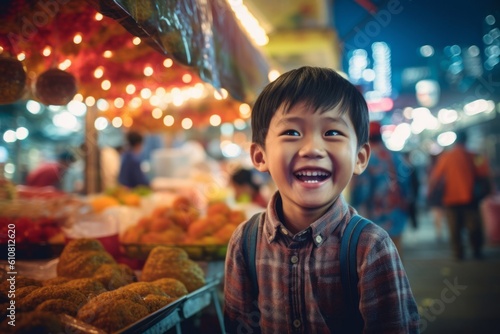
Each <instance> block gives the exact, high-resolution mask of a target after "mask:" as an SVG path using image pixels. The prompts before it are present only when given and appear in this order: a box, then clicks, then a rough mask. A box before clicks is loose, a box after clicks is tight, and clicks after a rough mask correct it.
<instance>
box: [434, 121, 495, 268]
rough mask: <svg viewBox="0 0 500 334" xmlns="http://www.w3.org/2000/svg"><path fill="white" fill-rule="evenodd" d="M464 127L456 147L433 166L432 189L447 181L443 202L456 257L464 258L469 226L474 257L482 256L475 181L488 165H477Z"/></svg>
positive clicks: (481, 234)
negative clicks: (469, 149) (467, 144)
mask: <svg viewBox="0 0 500 334" xmlns="http://www.w3.org/2000/svg"><path fill="white" fill-rule="evenodd" d="M466 142H467V134H466V132H465V131H461V132H458V133H457V138H456V142H455V144H454V145H453V147H452V148H451V149H450V150H448V151H445V152H443V153H442V154H441V156H440V157H439V158H438V160H437V162H436V166H435V168H434V169H433V170H432V173H431V175H430V180H429V192H432V191H434V189H436V188H437V186H438V184H439V182H440V181H442V182H444V196H443V205H444V207H445V212H446V219H447V221H448V227H449V232H450V240H451V246H452V250H453V255H454V257H455V259H457V260H462V259H463V258H464V246H463V243H462V232H463V230H464V229H465V228H466V229H467V230H468V234H469V240H470V244H471V247H472V253H473V256H474V258H476V259H480V258H481V257H482V248H483V228H482V221H481V215H480V212H479V204H478V203H477V201H476V200H475V198H474V196H473V192H474V184H475V182H476V181H477V182H479V179H476V175H479V174H480V173H487V172H488V169H487V168H485V167H483V168H482V169H480V168H477V167H476V165H475V161H474V158H475V156H474V154H473V153H471V152H469V151H467V149H466V147H465V144H466Z"/></svg>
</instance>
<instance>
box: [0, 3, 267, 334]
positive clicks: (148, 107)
mask: <svg viewBox="0 0 500 334" xmlns="http://www.w3.org/2000/svg"><path fill="white" fill-rule="evenodd" d="M1 9H2V10H0V13H1V14H0V17H1V19H2V24H1V26H0V72H1V73H2V76H1V78H0V87H1V88H2V89H1V90H0V104H3V105H4V106H5V108H6V109H2V110H7V109H9V108H10V106H13V107H12V109H14V108H17V107H18V106H19V105H22V106H23V107H25V108H26V109H32V110H28V111H29V112H30V113H31V114H32V115H34V117H37V118H38V120H40V119H41V117H45V116H50V117H54V115H59V114H62V113H63V112H64V113H66V114H68V115H69V114H72V115H73V116H74V119H75V120H76V121H77V122H78V123H82V124H84V126H83V127H80V128H79V129H80V130H79V131H84V133H85V135H84V138H85V143H84V144H85V145H83V146H82V148H81V151H80V153H81V156H80V157H81V158H84V160H85V173H86V191H85V194H83V195H81V194H80V195H74V194H68V193H63V192H60V191H58V190H55V189H52V188H45V189H40V188H38V189H33V188H30V187H25V186H21V185H16V184H13V182H11V181H10V180H8V179H3V178H2V179H1V180H0V228H1V229H2V230H1V231H2V233H1V239H0V245H1V252H2V253H1V259H2V261H1V265H2V270H1V273H2V278H5V279H6V278H7V277H9V275H12V276H14V277H15V278H14V279H15V281H16V285H15V286H16V291H15V292H16V293H15V297H14V295H11V296H10V290H9V289H10V287H11V286H12V285H11V284H10V283H8V281H5V282H4V283H3V284H2V286H3V288H2V289H1V291H0V298H1V299H2V300H1V301H2V302H6V303H9V304H11V305H12V304H15V305H16V307H17V308H16V309H15V316H12V317H11V318H15V319H16V321H17V323H16V327H14V326H12V325H10V324H8V323H7V321H8V319H9V318H8V317H7V321H6V322H4V323H3V324H2V325H1V326H2V331H3V332H4V331H5V332H13V331H15V330H20V328H26V327H24V326H29V325H33V324H35V325H37V324H40V323H43V325H47V327H48V328H49V329H47V330H48V331H50V330H57V328H60V327H58V326H64V327H65V328H68V327H67V326H70V327H71V328H78V329H79V330H80V331H83V332H88V333H97V332H101V331H105V332H127V333H133V332H137V331H141V332H152V333H153V332H158V331H165V330H168V329H171V328H177V331H178V332H179V331H180V325H179V324H180V323H181V322H182V321H184V320H187V319H189V318H191V317H193V316H194V315H196V314H197V313H199V312H200V311H201V310H203V309H204V308H206V307H207V306H209V305H212V306H214V307H215V308H216V309H217V314H216V316H217V318H218V321H219V325H220V326H221V328H223V324H222V321H221V310H220V304H219V297H218V293H219V291H218V288H219V285H220V282H221V279H222V273H223V271H222V270H221V267H220V266H221V264H222V263H223V260H224V257H225V252H226V245H227V241H228V240H229V237H230V236H231V234H232V231H234V229H235V228H236V226H237V225H238V224H239V223H241V222H242V221H244V220H245V219H246V212H245V210H240V209H237V208H235V207H232V206H229V205H228V204H227V200H228V197H227V192H226V191H225V190H223V188H224V187H225V186H227V185H224V184H222V183H220V182H219V183H217V182H214V179H213V178H211V177H210V175H209V173H205V174H204V175H202V176H201V177H200V178H199V179H197V180H194V179H191V180H190V181H191V182H190V184H189V186H186V185H183V186H182V187H175V186H173V183H175V182H173V180H167V183H168V187H166V188H165V187H158V188H154V189H125V188H114V189H107V190H106V192H100V191H99V190H98V187H97V185H96V182H95V177H96V174H97V170H98V165H97V161H98V159H97V156H96V155H97V132H98V131H99V126H98V125H99V124H101V123H102V122H104V120H105V121H106V122H107V124H110V125H112V126H114V127H118V128H120V127H121V128H123V129H135V130H140V131H144V130H147V131H148V132H168V131H172V132H174V131H178V130H182V129H185V127H184V126H183V121H184V120H186V119H189V120H190V122H191V124H192V126H195V127H196V126H206V125H208V124H210V123H211V122H212V123H213V118H214V117H213V116H214V115H216V116H218V119H217V122H218V124H220V123H221V122H233V121H235V120H238V119H241V118H243V119H245V118H248V116H249V106H248V103H251V102H252V101H253V99H254V98H255V96H256V94H257V92H258V90H260V89H261V88H262V87H263V86H264V85H265V84H266V83H267V82H268V72H269V66H268V64H267V62H266V59H265V57H263V55H262V54H261V53H260V51H259V50H258V49H257V48H255V46H254V45H253V44H252V42H250V41H249V40H248V39H247V37H246V36H245V34H244V33H243V32H242V30H241V28H240V26H239V23H238V22H237V21H236V19H235V17H234V15H233V14H232V12H231V10H230V8H229V7H228V4H227V3H226V2H225V1H209V2H205V1H183V2H175V3H172V4H171V7H168V6H167V5H166V4H165V3H163V2H159V1H158V2H156V1H142V2H137V3H136V2H132V1H87V2H79V1H65V2H64V3H62V2H60V1H59V2H55V1H54V2H50V1H47V2H45V1H41V2H36V3H33V2H30V1H22V0H15V1H9V2H7V3H5V4H2V8H1ZM14 105H16V107H14ZM33 106H35V107H36V108H35V107H33ZM54 106H59V108H58V107H54ZM242 106H244V107H243V108H242ZM33 110H36V112H33ZM67 119H68V118H66V120H67ZM166 120H173V121H172V122H166ZM99 122H101V123H99ZM75 131H78V130H75ZM69 136H71V133H69ZM160 181H161V180H160ZM159 183H161V182H159ZM216 188H217V189H216ZM221 194H222V195H221ZM84 241H85V242H88V243H90V244H91V246H75V243H77V244H78V243H79V242H84ZM158 247H160V248H161V247H164V248H166V249H169V250H172V251H175V252H178V253H176V254H178V256H179V258H177V260H179V261H177V262H182V263H187V262H189V263H190V266H191V268H192V271H193V272H195V273H197V274H196V275H198V276H196V277H198V278H199V279H200V282H202V284H198V285H196V286H192V285H191V283H192V282H191V281H185V282H183V284H184V285H185V286H186V288H187V292H186V293H184V294H182V295H179V296H172V295H171V294H169V293H167V292H165V291H163V292H161V291H160V292H158V291H157V292H156V293H152V294H153V295H155V297H149V295H151V293H147V294H145V292H141V293H142V294H144V295H142V294H141V293H139V292H137V291H134V293H138V294H139V296H140V297H139V298H140V299H141V300H147V299H148V300H150V304H146V305H143V304H141V303H142V302H138V304H140V305H139V306H138V305H131V304H126V305H125V304H123V305H122V304H121V303H122V301H121V297H120V296H122V295H129V294H130V293H131V292H130V291H128V289H139V288H136V287H137V286H139V285H138V284H139V283H146V281H147V280H146V278H145V277H147V276H148V274H147V272H148V270H149V271H150V272H151V270H150V269H147V268H148V262H149V261H150V257H151V254H153V253H154V252H155V251H156V250H157V249H158ZM75 249H78V250H79V251H80V250H86V251H89V252H90V254H89V253H78V255H74V254H73V255H71V251H74V250H75ZM68 254H70V255H68ZM176 256H177V255H176ZM167 257H168V256H167ZM84 259H88V261H86V260H84ZM177 262H176V264H175V265H173V264H167V265H162V266H161V267H162V268H176V265H178V264H179V263H177ZM65 264H66V265H67V266H66V267H65ZM97 264H99V265H97ZM214 266H216V267H217V268H215V269H214ZM155 268H156V267H155ZM157 269H158V268H156V269H154V270H152V271H153V272H154V273H158V272H161V270H157ZM163 274H164V275H163V276H162V277H155V280H157V279H163V278H169V279H176V280H177V281H182V280H183V279H184V278H185V277H180V276H179V275H177V276H176V274H175V272H168V273H167V272H164V273H163ZM172 275H173V276H172ZM12 276H11V277H12ZM184 276H185V275H184ZM175 277H177V278H175ZM151 280H152V279H151ZM117 282H120V283H119V284H118V285H117ZM171 283H172V284H174V283H175V284H177V283H176V282H173V281H171ZM80 284H84V285H85V289H86V288H88V287H89V286H92V287H94V288H95V287H96V286H99V287H100V285H104V290H103V289H101V288H99V290H98V291H95V290H93V292H92V293H90V294H84V296H83V298H84V299H82V301H81V303H77V305H72V301H74V300H79V299H78V298H82V296H80V295H79V294H78V293H76V292H75V290H85V289H84V288H83V286H82V285H80ZM140 286H141V289H142V288H144V286H145V285H144V284H142V285H140ZM168 287H169V288H171V287H172V286H171V285H169V286H168ZM144 289H145V288H144ZM124 290H126V291H127V292H125V291H124ZM153 290H155V291H156V290H158V289H157V288H154V287H151V286H149V285H148V286H147V291H149V292H150V291H153ZM85 291H86V290H85ZM117 291H118V292H117ZM141 291H142V290H141ZM108 293H109V295H108ZM9 296H10V297H9ZM71 296H73V297H74V298H73V297H71ZM101 296H102V297H101ZM108 296H112V297H109V298H108ZM129 297H130V298H128V299H132V300H135V299H134V298H137V296H135V295H131V294H130V296H129ZM173 297H175V298H173ZM115 298H117V299H115ZM54 299H56V300H57V301H53V300H54ZM109 300H114V301H116V302H117V305H121V306H120V307H118V308H117V309H116V310H115V311H112V312H118V313H119V312H120V310H129V307H130V310H132V309H134V310H136V311H137V312H135V314H136V315H139V316H138V317H136V318H133V319H132V318H129V317H127V318H126V319H127V321H122V322H119V323H117V322H116V321H115V322H113V321H110V319H115V320H116V319H117V318H116V317H120V316H122V315H116V314H114V315H110V316H109V318H106V319H104V320H103V319H101V320H99V319H100V318H99V319H96V318H95V314H96V312H95V310H96V309H99V310H101V308H102V307H103V305H108V304H106V303H108V302H109ZM90 301H92V303H90ZM13 302H14V303H13ZM89 303H90V304H91V306H87V304H89ZM42 304H43V306H40V307H39V305H42ZM136 304H137V303H136ZM113 307H114V304H113ZM113 307H112V305H109V309H110V310H111V309H113ZM105 309H106V310H107V309H108V307H105ZM144 310H146V311H144ZM4 312H7V313H6V314H5V315H6V316H8V315H11V314H9V312H10V311H9V310H8V309H7V308H4ZM40 312H41V313H40ZM110 312H111V311H110ZM118 313H117V314H118ZM106 314H107V313H106ZM110 314H111V313H110ZM120 314H121V313H120ZM41 319H44V320H41ZM10 320H11V321H13V320H12V319H10ZM110 323H111V325H110ZM50 326H53V327H50Z"/></svg>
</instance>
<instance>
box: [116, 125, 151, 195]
mask: <svg viewBox="0 0 500 334" xmlns="http://www.w3.org/2000/svg"><path fill="white" fill-rule="evenodd" d="M126 140H127V143H128V147H127V149H126V150H125V152H123V154H122V157H121V164H120V172H119V173H118V183H119V184H121V185H123V186H125V187H128V188H135V187H137V186H141V185H142V186H149V180H148V179H147V177H146V174H144V172H143V171H142V169H141V159H140V154H141V152H142V145H143V140H144V138H143V136H142V135H141V134H140V133H138V132H135V131H130V132H128V133H127V135H126Z"/></svg>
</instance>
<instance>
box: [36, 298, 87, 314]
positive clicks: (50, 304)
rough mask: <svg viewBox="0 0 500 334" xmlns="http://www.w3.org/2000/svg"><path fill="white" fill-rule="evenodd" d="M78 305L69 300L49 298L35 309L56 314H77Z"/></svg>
mask: <svg viewBox="0 0 500 334" xmlns="http://www.w3.org/2000/svg"><path fill="white" fill-rule="evenodd" d="M78 308H79V307H78V305H77V304H75V303H73V302H72V301H69V300H64V299H49V300H46V301H44V302H43V303H41V304H40V305H38V306H37V307H36V308H35V311H45V312H51V313H54V314H67V315H70V316H75V315H76V313H77V312H78Z"/></svg>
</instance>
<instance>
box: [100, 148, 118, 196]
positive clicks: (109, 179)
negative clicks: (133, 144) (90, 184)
mask: <svg viewBox="0 0 500 334" xmlns="http://www.w3.org/2000/svg"><path fill="white" fill-rule="evenodd" d="M122 150H123V148H122V147H121V146H116V147H111V146H104V147H103V148H101V154H100V168H101V184H102V189H103V190H106V189H112V188H114V187H116V186H117V184H118V175H119V173H120V164H121V160H120V154H121V152H122Z"/></svg>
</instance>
